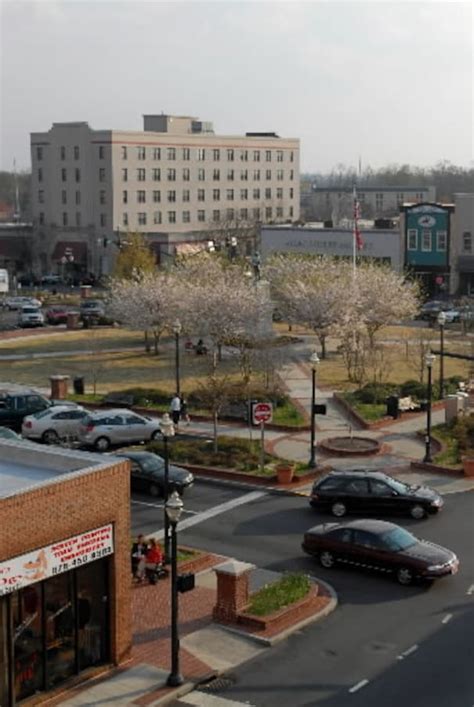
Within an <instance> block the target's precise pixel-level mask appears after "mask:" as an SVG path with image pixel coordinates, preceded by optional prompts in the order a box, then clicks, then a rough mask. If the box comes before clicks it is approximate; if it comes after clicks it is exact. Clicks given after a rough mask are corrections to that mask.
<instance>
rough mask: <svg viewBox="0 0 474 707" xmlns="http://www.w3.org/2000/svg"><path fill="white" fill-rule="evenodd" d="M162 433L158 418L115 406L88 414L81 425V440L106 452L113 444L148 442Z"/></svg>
mask: <svg viewBox="0 0 474 707" xmlns="http://www.w3.org/2000/svg"><path fill="white" fill-rule="evenodd" d="M160 435H161V432H160V424H159V421H158V420H152V419H151V418H150V417H144V416H143V415H138V414H137V413H136V412H131V411H130V410H127V409H126V408H115V409H112V410H107V411H103V412H95V413H90V414H89V415H87V416H86V417H85V418H84V419H83V420H82V421H81V424H80V426H79V442H80V443H81V444H83V445H85V446H86V447H95V449H97V450H98V451H100V452H106V451H107V449H109V447H110V446H111V445H112V444H132V443H134V442H147V441H149V440H152V439H156V438H157V437H159V436H160Z"/></svg>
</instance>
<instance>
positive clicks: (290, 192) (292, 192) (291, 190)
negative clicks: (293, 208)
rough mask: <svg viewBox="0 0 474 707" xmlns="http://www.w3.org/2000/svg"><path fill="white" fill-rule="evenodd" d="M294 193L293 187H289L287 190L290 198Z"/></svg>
mask: <svg viewBox="0 0 474 707" xmlns="http://www.w3.org/2000/svg"><path fill="white" fill-rule="evenodd" d="M294 193H295V190H294V189H293V187H290V190H289V194H290V199H293V196H294Z"/></svg>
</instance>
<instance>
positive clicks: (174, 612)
mask: <svg viewBox="0 0 474 707" xmlns="http://www.w3.org/2000/svg"><path fill="white" fill-rule="evenodd" d="M165 510H166V517H167V518H168V520H169V523H170V525H171V672H170V674H169V675H168V680H167V685H168V686H169V687H178V686H179V685H182V684H183V682H184V680H183V676H182V675H181V673H180V672H179V634H178V542H177V532H176V526H177V525H178V521H179V519H180V517H181V513H182V512H183V501H182V500H181V498H180V496H179V494H178V492H177V491H173V493H172V494H171V496H170V498H169V499H168V500H167V502H166V504H165Z"/></svg>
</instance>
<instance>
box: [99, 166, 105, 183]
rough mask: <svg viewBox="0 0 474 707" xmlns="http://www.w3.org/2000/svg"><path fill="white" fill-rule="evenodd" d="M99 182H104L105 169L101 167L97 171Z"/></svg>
mask: <svg viewBox="0 0 474 707" xmlns="http://www.w3.org/2000/svg"><path fill="white" fill-rule="evenodd" d="M99 182H105V169H104V167H101V168H100V169H99Z"/></svg>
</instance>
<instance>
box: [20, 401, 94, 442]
mask: <svg viewBox="0 0 474 707" xmlns="http://www.w3.org/2000/svg"><path fill="white" fill-rule="evenodd" d="M87 415H88V412H87V410H85V409H84V408H83V407H81V406H80V405H75V406H73V407H72V406H71V405H53V406H52V407H50V408H47V409H46V410H41V411H40V412H36V413H34V415H28V416H27V417H25V418H24V419H23V424H22V428H21V433H22V435H23V437H25V438H27V439H36V440H41V441H42V442H45V443H46V444H57V443H58V442H59V441H60V440H61V438H68V439H71V438H76V437H77V436H78V433H79V426H80V424H81V421H82V420H83V419H84V418H85V417H86V416H87Z"/></svg>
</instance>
